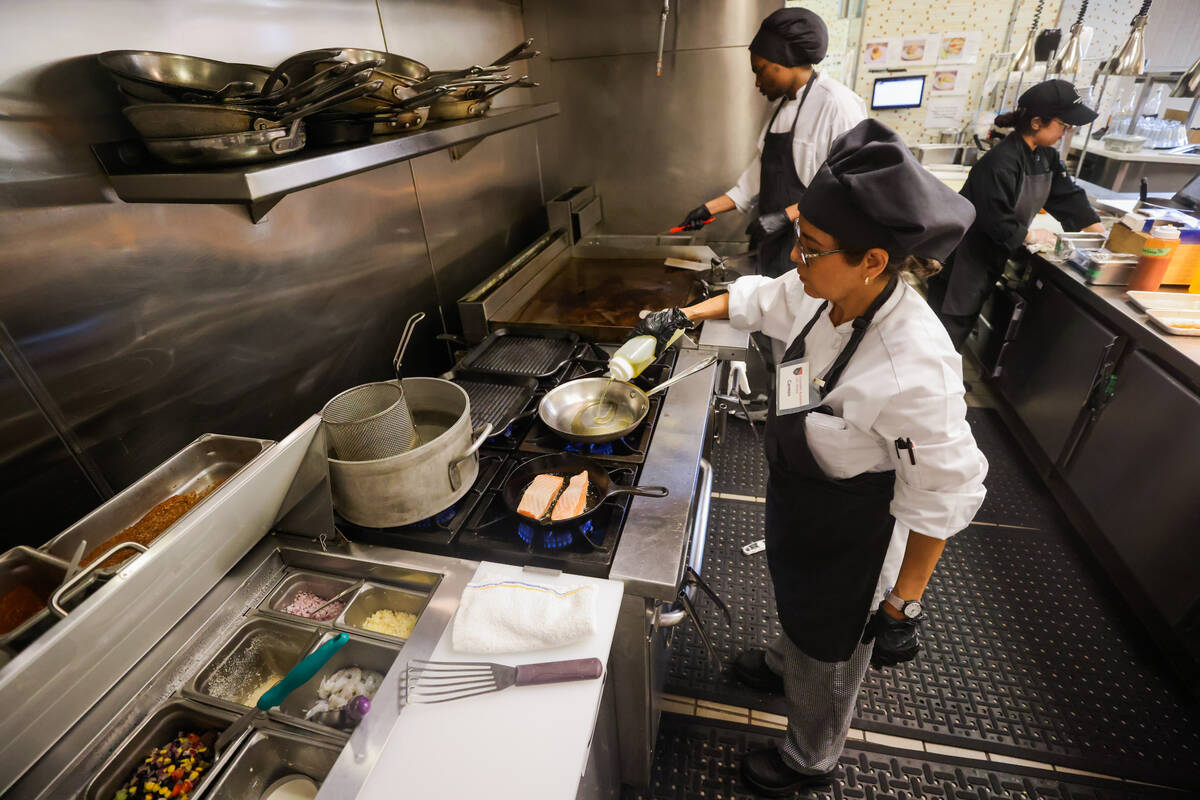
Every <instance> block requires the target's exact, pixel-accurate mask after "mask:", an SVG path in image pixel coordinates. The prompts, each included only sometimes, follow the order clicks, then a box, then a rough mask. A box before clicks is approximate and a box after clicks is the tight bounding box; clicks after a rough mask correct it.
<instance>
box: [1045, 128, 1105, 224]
mask: <svg viewBox="0 0 1200 800" xmlns="http://www.w3.org/2000/svg"><path fill="white" fill-rule="evenodd" d="M1046 151H1047V152H1046V155H1047V158H1048V160H1049V162H1050V171H1051V172H1053V173H1054V178H1053V180H1052V181H1051V183H1050V196H1049V197H1047V198H1046V205H1045V208H1046V210H1047V211H1049V212H1050V214H1051V215H1052V216H1053V217H1054V218H1055V219H1056V220H1058V221H1059V223H1061V224H1062V226H1063V230H1065V231H1078V230H1082V229H1083V228H1086V227H1087V226H1088V225H1091V224H1092V223H1094V222H1099V221H1100V217H1099V216H1097V214H1096V211H1095V209H1093V208H1092V205H1091V203H1089V202H1088V199H1087V192H1085V191H1084V190H1083V189H1081V188H1079V187H1078V186H1076V185H1075V181H1073V180H1071V176H1070V175H1068V174H1067V168H1066V166H1065V165H1063V163H1062V159H1061V158H1059V156H1058V152H1057V151H1055V150H1054V149H1053V148H1049V147H1048V148H1046Z"/></svg>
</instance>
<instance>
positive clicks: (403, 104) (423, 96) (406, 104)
mask: <svg viewBox="0 0 1200 800" xmlns="http://www.w3.org/2000/svg"><path fill="white" fill-rule="evenodd" d="M448 91H450V87H449V86H435V87H433V88H432V89H429V90H427V91H424V92H419V93H417V94H414V95H413V96H412V97H406V98H404V99H403V100H398V101H396V102H395V103H393V104H392V108H393V109H394V110H396V111H407V110H408V109H410V108H420V107H421V106H427V105H430V104H431V103H432V102H433V101H434V100H437V99H438V98H439V97H441V96H442V95H444V94H445V93H446V92H448Z"/></svg>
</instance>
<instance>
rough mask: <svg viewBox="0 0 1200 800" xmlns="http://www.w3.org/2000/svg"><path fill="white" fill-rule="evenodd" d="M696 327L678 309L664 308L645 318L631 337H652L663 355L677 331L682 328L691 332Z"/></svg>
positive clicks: (658, 350)
mask: <svg viewBox="0 0 1200 800" xmlns="http://www.w3.org/2000/svg"><path fill="white" fill-rule="evenodd" d="M694 327H695V323H693V322H692V321H691V320H690V319H688V318H687V316H686V315H685V314H684V313H683V312H682V311H680V310H679V309H678V308H664V309H663V310H662V311H652V312H650V313H649V314H647V315H646V316H645V317H643V318H642V319H641V320H640V321H639V322H638V324H637V325H636V326H635V327H634V329H633V333H631V334H630V335H629V338H630V339H632V338H633V337H634V336H645V335H650V336H653V337H654V338H655V339H657V340H658V347H657V348H655V351H656V352H659V353H661V352H662V351H663V348H664V347H666V346H667V342H669V341H670V340H671V337H672V336H674V335H675V331H677V330H679V329H680V328H682V329H683V330H685V331H686V330H690V329H691V328H694Z"/></svg>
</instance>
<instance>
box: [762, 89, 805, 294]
mask: <svg viewBox="0 0 1200 800" xmlns="http://www.w3.org/2000/svg"><path fill="white" fill-rule="evenodd" d="M816 81H817V73H815V72H814V73H813V74H812V77H811V78H809V79H808V83H806V84H804V92H803V93H802V94H801V95H800V102H799V103H798V104H797V105H796V116H795V117H794V118H793V119H792V128H791V130H789V131H788V132H787V133H771V126H772V125H773V124H775V118H776V117H778V116H779V111H780V109H782V108H783V104H784V103H786V102H787V100H786V99H784V100H780V101H779V105H778V106H776V108H775V113H774V114H772V115H771V121H770V122H768V123H767V135H766V138H765V139H764V140H763V149H762V158H761V159H759V177H758V214H759V216H762V215H763V214H772V213H774V212H776V211H783V210H784V209H785V208H787V207H788V206H791V205H795V204H796V203H798V202H800V198H801V196H803V194H804V190H805V189H806V188H808V187H806V186H805V185H804V182H803V181H801V180H800V178H799V176H798V175H796V156H795V154H794V152H793V150H792V140H793V139H794V138H795V137H796V122H797V121H798V120H799V119H800V109H802V108H803V107H804V101H805V100H806V99H808V93H809V91H811V90H812V86H813V84H814V83H816ZM795 241H796V233H795V231H794V230H793V229H792V227H791V226H790V225H789V226H788V227H786V228H784V229H783V230H781V231H779V232H778V233H776V234H775V235H773V236H767V237H764V238H761V239H758V240H757V241H756V240H755V239H754V238H752V239H751V241H750V249H751V250H755V249H757V250H758V269H759V272H760V273H761V274H763V275H766V276H767V277H769V278H777V277H779V276H780V275H782V274H783V273H785V272H787V271H788V270H791V269H795V266H796V265H795V264H793V263H792V259H791V252H792V245H793V244H795Z"/></svg>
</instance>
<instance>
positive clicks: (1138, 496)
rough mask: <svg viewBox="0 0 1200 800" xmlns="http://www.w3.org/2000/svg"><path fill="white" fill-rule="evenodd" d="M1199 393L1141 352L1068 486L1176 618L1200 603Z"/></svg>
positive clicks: (1123, 371)
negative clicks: (1184, 384)
mask: <svg viewBox="0 0 1200 800" xmlns="http://www.w3.org/2000/svg"><path fill="white" fill-rule="evenodd" d="M1198 454H1200V397H1197V396H1196V395H1195V394H1194V393H1193V392H1192V391H1190V390H1189V389H1188V388H1187V387H1185V386H1183V385H1182V384H1180V383H1179V382H1178V381H1176V380H1175V379H1174V378H1172V377H1171V376H1170V375H1168V374H1167V373H1166V372H1164V371H1163V370H1162V369H1160V368H1159V367H1158V366H1156V365H1155V364H1154V363H1153V362H1151V361H1150V359H1148V358H1147V357H1146V356H1144V355H1143V354H1142V353H1141V352H1137V351H1135V352H1134V353H1132V354H1130V356H1129V357H1128V358H1126V359H1125V360H1124V362H1123V363H1122V364H1121V368H1120V372H1119V373H1118V375H1117V383H1116V393H1115V395H1114V396H1113V399H1112V401H1111V402H1110V403H1109V405H1108V406H1107V407H1106V408H1105V409H1104V411H1103V412H1102V413H1101V414H1100V417H1099V419H1097V420H1096V422H1095V423H1094V424H1093V425H1092V427H1091V428H1090V429H1089V431H1088V433H1087V435H1086V436H1085V438H1084V440H1083V441H1082V442H1081V444H1080V445H1079V448H1078V449H1077V450H1076V451H1075V455H1074V456H1073V457H1072V458H1071V463H1070V464H1069V466H1068V467H1067V470H1066V478H1067V483H1068V485H1070V487H1071V489H1072V490H1073V491H1074V492H1075V495H1076V497H1078V498H1079V500H1081V501H1082V502H1083V503H1084V504H1085V505H1086V506H1087V507H1088V510H1089V511H1090V512H1091V515H1092V518H1093V520H1094V521H1095V523H1096V525H1097V527H1098V528H1099V529H1100V530H1101V531H1102V532H1103V534H1104V536H1105V537H1106V538H1107V539H1108V540H1109V542H1111V543H1112V545H1113V547H1114V548H1115V549H1116V551H1117V553H1118V554H1119V555H1120V557H1121V559H1122V561H1124V562H1125V564H1126V565H1127V566H1128V567H1129V568H1130V570H1132V572H1133V574H1134V575H1136V576H1137V578H1138V582H1139V583H1140V584H1141V586H1142V589H1143V590H1144V591H1145V592H1146V594H1147V595H1148V596H1149V597H1150V599H1151V601H1152V602H1154V603H1155V605H1157V606H1158V608H1159V610H1160V611H1162V613H1163V614H1164V615H1165V616H1166V618H1167V620H1168V621H1169V622H1171V623H1172V624H1177V623H1179V622H1181V621H1182V620H1183V618H1184V617H1185V615H1186V614H1187V612H1188V610H1189V609H1190V608H1191V607H1192V606H1193V605H1194V604H1195V603H1196V602H1197V601H1198V600H1200V566H1198V565H1200V482H1198V480H1200V472H1198V471H1197V469H1196V464H1197V457H1198Z"/></svg>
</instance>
